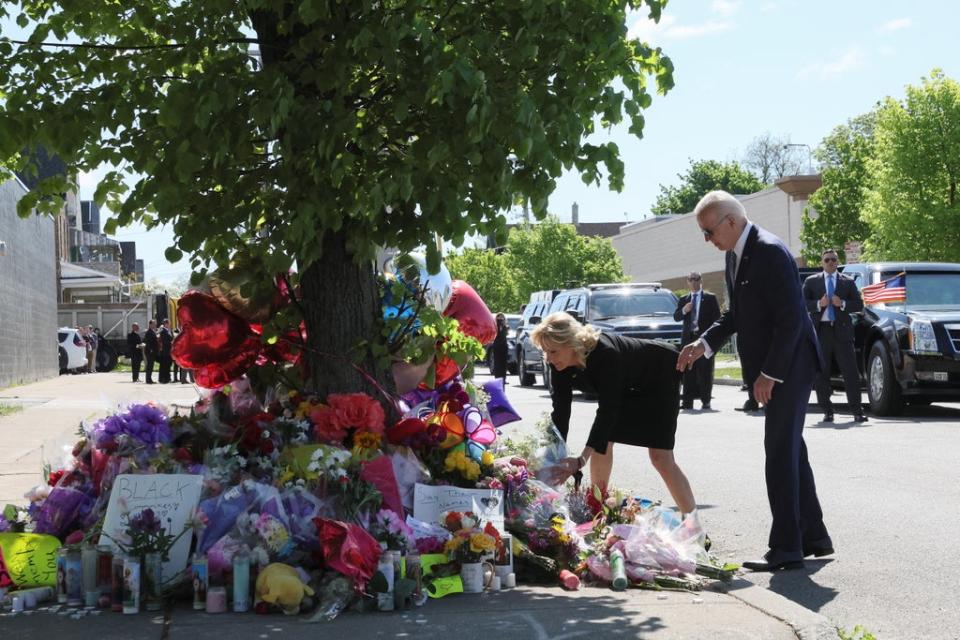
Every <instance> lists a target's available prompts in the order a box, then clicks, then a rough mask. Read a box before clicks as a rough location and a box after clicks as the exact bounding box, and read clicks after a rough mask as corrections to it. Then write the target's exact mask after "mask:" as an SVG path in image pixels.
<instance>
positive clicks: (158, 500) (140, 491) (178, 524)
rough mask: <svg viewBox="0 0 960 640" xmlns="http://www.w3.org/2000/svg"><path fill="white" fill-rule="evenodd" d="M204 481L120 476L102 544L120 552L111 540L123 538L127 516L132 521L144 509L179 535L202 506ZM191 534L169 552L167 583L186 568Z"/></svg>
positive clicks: (167, 476) (165, 567)
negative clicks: (201, 495) (200, 503)
mask: <svg viewBox="0 0 960 640" xmlns="http://www.w3.org/2000/svg"><path fill="white" fill-rule="evenodd" d="M202 484H203V477H202V476H199V475H187V474H177V475H173V474H152V475H126V474H124V475H119V476H117V478H116V480H114V482H113V490H112V491H111V492H110V502H108V503H107V515H106V517H105V518H104V522H103V531H104V533H106V534H107V535H105V536H101V537H100V544H108V545H110V546H111V547H113V548H114V550H116V549H117V544H116V543H115V542H114V541H113V540H111V538H121V537H122V536H123V532H124V529H126V526H127V520H126V518H125V517H123V516H124V513H125V512H126V515H127V516H128V517H131V518H132V517H133V516H135V515H137V514H138V513H140V512H141V511H143V510H144V509H148V508H149V509H153V513H154V514H155V515H156V517H157V519H158V520H159V521H160V523H161V524H162V525H163V527H164V528H165V529H166V530H167V533H169V534H171V535H174V536H176V535H178V534H179V533H180V532H181V531H183V529H184V527H186V526H187V524H188V520H189V519H190V516H191V515H192V513H193V511H194V510H195V509H196V508H197V504H199V502H200V488H201V486H202ZM108 536H110V537H108ZM191 537H192V536H191V534H184V535H183V536H181V537H180V539H179V540H177V542H176V543H175V544H174V545H173V548H172V549H170V560H169V561H168V562H164V563H163V580H164V581H167V580H170V579H171V578H173V577H174V576H175V575H177V574H178V573H179V572H181V571H183V569H184V568H185V567H186V566H187V560H188V559H189V558H188V556H189V554H190V540H191Z"/></svg>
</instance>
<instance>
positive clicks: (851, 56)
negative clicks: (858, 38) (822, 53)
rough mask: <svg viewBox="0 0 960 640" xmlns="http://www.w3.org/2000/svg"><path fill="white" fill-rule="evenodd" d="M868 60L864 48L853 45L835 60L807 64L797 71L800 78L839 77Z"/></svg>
mask: <svg viewBox="0 0 960 640" xmlns="http://www.w3.org/2000/svg"><path fill="white" fill-rule="evenodd" d="M864 62H866V56H865V55H864V53H863V50H862V49H861V48H860V47H858V46H852V47H850V48H848V49H847V50H846V51H844V52H843V53H842V54H841V55H840V56H839V57H838V58H835V59H833V60H821V61H818V62H814V63H811V64H808V65H806V66H805V67H803V68H802V69H800V71H799V72H798V73H797V76H798V77H800V78H809V77H812V76H816V77H819V78H821V79H826V78H837V77H839V76H842V75H844V74H846V73H849V72H851V71H854V70H856V69H859V68H860V67H862V66H863V64H864Z"/></svg>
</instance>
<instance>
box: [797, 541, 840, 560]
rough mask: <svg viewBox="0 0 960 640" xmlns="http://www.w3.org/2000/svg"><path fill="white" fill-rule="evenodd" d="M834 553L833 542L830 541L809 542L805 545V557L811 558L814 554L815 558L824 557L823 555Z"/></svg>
mask: <svg viewBox="0 0 960 640" xmlns="http://www.w3.org/2000/svg"><path fill="white" fill-rule="evenodd" d="M832 555H833V543H832V542H828V543H826V544H809V545H806V544H805V545H803V557H804V558H809V557H810V556H813V557H815V558H822V557H823V556H832Z"/></svg>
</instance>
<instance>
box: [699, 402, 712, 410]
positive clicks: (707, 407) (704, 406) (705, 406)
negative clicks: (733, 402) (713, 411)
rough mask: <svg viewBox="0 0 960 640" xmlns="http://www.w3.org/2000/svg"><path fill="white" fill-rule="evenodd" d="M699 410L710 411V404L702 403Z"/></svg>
mask: <svg viewBox="0 0 960 640" xmlns="http://www.w3.org/2000/svg"><path fill="white" fill-rule="evenodd" d="M700 408H701V409H703V410H704V411H710V403H709V402H704V403H703V406H702V407H700Z"/></svg>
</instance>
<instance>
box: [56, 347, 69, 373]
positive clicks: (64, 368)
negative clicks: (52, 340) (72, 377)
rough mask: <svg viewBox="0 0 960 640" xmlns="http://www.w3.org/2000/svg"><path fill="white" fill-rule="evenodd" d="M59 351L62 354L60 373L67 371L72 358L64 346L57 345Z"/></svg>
mask: <svg viewBox="0 0 960 640" xmlns="http://www.w3.org/2000/svg"><path fill="white" fill-rule="evenodd" d="M57 351H58V354H59V356H60V373H66V372H67V365H68V364H70V362H69V360H70V359H69V358H68V357H67V350H66V349H64V348H63V347H57Z"/></svg>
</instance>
